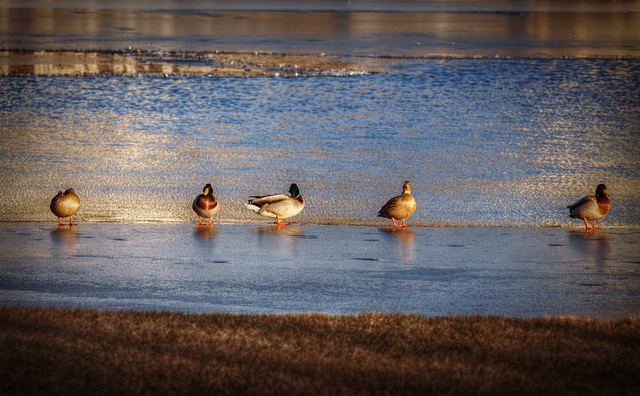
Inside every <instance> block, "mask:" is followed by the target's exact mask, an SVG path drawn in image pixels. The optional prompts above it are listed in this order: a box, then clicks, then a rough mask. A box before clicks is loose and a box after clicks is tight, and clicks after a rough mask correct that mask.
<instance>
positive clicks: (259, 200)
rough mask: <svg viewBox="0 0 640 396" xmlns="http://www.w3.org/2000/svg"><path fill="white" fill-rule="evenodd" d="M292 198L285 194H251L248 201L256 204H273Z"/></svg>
mask: <svg viewBox="0 0 640 396" xmlns="http://www.w3.org/2000/svg"><path fill="white" fill-rule="evenodd" d="M289 199H292V198H291V197H290V196H288V195H286V194H271V195H261V196H255V195H254V196H252V197H251V200H250V203H254V204H257V205H266V204H273V203H276V202H282V201H286V200H289Z"/></svg>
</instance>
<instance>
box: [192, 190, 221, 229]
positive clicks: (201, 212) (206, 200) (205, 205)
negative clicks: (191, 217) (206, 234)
mask: <svg viewBox="0 0 640 396" xmlns="http://www.w3.org/2000/svg"><path fill="white" fill-rule="evenodd" d="M191 208H192V209H193V211H194V212H196V214H197V215H198V222H197V223H196V225H199V226H200V225H211V224H212V222H213V216H214V215H215V214H216V213H218V210H220V205H218V200H217V199H216V197H214V196H213V188H212V187H211V184H207V185H206V186H204V189H203V190H202V194H200V195H198V196H197V197H196V199H194V200H193V204H191ZM202 217H204V218H205V219H209V222H208V223H203V222H202Z"/></svg>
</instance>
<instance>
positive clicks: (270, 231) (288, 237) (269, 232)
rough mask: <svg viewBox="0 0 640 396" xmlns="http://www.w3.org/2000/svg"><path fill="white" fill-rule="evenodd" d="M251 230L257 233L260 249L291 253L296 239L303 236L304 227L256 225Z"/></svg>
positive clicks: (284, 253)
mask: <svg viewBox="0 0 640 396" xmlns="http://www.w3.org/2000/svg"><path fill="white" fill-rule="evenodd" d="M252 231H253V232H254V233H256V234H257V235H258V245H259V246H260V248H261V249H263V250H265V251H269V252H270V253H277V254H278V255H291V254H292V253H293V248H294V247H295V245H296V243H297V241H296V240H297V239H298V238H300V237H303V236H304V228H302V227H298V226H293V225H289V226H286V227H280V226H276V227H274V226H263V227H256V228H253V229H252Z"/></svg>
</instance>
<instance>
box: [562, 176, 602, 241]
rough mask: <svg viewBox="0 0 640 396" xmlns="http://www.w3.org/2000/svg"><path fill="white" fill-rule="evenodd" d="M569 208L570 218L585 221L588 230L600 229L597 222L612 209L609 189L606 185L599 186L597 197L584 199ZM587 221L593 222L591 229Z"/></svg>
mask: <svg viewBox="0 0 640 396" xmlns="http://www.w3.org/2000/svg"><path fill="white" fill-rule="evenodd" d="M567 208H568V209H569V213H570V214H569V217H572V218H574V219H582V220H584V226H585V227H586V229H587V230H595V229H599V228H600V227H596V220H600V219H601V218H603V217H604V216H605V215H606V214H607V213H609V210H610V209H611V201H609V193H607V187H606V186H605V185H604V184H598V187H596V195H595V196H593V195H589V196H588V197H584V198H582V199H581V200H579V201H578V202H576V203H574V204H573V205H569V206H567ZM587 221H593V226H592V227H589V224H588V223H587Z"/></svg>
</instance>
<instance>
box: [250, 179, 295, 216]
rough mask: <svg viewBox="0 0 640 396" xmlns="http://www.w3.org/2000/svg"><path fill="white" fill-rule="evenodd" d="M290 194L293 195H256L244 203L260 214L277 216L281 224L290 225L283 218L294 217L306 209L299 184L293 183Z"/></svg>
mask: <svg viewBox="0 0 640 396" xmlns="http://www.w3.org/2000/svg"><path fill="white" fill-rule="evenodd" d="M289 194H291V196H289V195H286V194H270V195H260V196H257V195H254V196H251V197H250V198H251V199H249V202H248V203H245V204H244V205H245V206H246V207H247V209H249V210H252V211H254V212H256V213H257V214H259V215H262V216H264V217H270V218H275V219H276V222H277V224H278V225H279V226H281V225H288V224H290V223H287V222H284V221H282V220H283V219H288V218H290V217H293V216H295V215H297V214H298V213H300V212H302V209H304V197H303V196H302V195H301V194H300V190H299V189H298V185H296V184H295V183H293V184H291V186H290V187H289Z"/></svg>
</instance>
